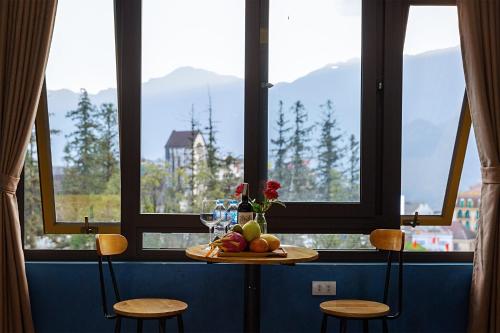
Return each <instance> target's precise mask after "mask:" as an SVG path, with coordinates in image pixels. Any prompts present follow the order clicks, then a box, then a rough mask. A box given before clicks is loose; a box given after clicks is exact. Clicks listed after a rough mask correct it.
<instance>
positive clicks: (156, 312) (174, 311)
mask: <svg viewBox="0 0 500 333" xmlns="http://www.w3.org/2000/svg"><path fill="white" fill-rule="evenodd" d="M127 246H128V243H127V239H126V238H125V237H123V236H122V235H115V234H99V235H96V249H97V254H98V263H99V278H100V283H101V296H102V306H103V311H104V317H105V318H106V319H116V324H115V332H120V328H121V319H122V318H131V319H135V320H137V332H142V322H143V320H148V319H154V320H158V321H159V326H160V332H165V322H166V320H167V319H170V318H177V326H178V330H179V332H184V324H183V321H182V313H183V312H184V311H186V309H187V307H188V305H187V304H186V303H184V302H182V301H178V300H174V299H164V298H136V299H129V300H125V301H122V300H121V299H120V294H119V292H118V284H117V282H116V277H115V273H114V271H113V264H112V263H111V256H113V255H118V254H122V253H123V252H125V250H126V249H127ZM103 257H107V261H108V267H109V272H110V275H111V281H112V283H113V290H114V293H115V298H116V301H117V303H115V304H114V305H113V310H114V312H115V314H114V315H113V314H109V313H108V309H107V299H106V288H105V284H104V274H103V268H102V266H103V265H102V259H103Z"/></svg>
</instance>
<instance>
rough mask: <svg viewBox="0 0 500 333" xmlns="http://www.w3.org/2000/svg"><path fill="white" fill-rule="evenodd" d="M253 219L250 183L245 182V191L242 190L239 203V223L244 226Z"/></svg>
mask: <svg viewBox="0 0 500 333" xmlns="http://www.w3.org/2000/svg"><path fill="white" fill-rule="evenodd" d="M252 219H253V209H252V205H251V204H250V203H249V202H248V183H243V191H242V192H241V202H240V204H239V205H238V224H240V225H241V226H243V225H244V224H245V223H247V222H248V221H250V220H252Z"/></svg>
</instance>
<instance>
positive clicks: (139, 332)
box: [137, 319, 142, 333]
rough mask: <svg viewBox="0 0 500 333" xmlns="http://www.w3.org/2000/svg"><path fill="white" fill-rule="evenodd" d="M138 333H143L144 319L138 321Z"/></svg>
mask: <svg viewBox="0 0 500 333" xmlns="http://www.w3.org/2000/svg"><path fill="white" fill-rule="evenodd" d="M137 333H142V319H137Z"/></svg>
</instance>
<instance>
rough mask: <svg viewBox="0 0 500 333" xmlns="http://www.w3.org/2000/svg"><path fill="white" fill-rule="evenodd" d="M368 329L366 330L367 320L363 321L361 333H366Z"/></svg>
mask: <svg viewBox="0 0 500 333" xmlns="http://www.w3.org/2000/svg"><path fill="white" fill-rule="evenodd" d="M368 331H369V328H368V320H367V319H363V333H368Z"/></svg>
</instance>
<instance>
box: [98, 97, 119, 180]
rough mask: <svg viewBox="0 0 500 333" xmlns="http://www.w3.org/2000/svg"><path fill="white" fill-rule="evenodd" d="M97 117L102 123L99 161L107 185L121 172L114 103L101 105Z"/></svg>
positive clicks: (100, 125)
mask: <svg viewBox="0 0 500 333" xmlns="http://www.w3.org/2000/svg"><path fill="white" fill-rule="evenodd" d="M97 116H98V118H99V122H100V124H99V133H100V136H99V145H98V147H97V148H98V153H97V159H98V163H99V165H101V167H102V169H103V170H102V178H103V181H104V182H106V183H107V182H109V181H110V179H111V177H112V176H113V175H114V174H115V173H118V172H119V163H118V158H119V157H118V156H119V150H118V120H117V118H118V111H117V110H116V108H115V107H114V105H113V104H112V103H104V104H101V107H100V109H99V112H98V113H97Z"/></svg>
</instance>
